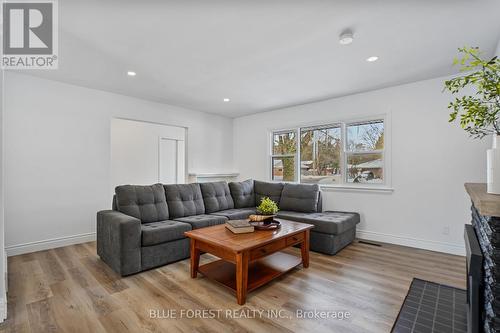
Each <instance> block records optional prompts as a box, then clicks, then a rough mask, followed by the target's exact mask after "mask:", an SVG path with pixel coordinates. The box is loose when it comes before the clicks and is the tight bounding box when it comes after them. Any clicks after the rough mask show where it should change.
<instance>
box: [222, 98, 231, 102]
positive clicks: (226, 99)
mask: <svg viewBox="0 0 500 333" xmlns="http://www.w3.org/2000/svg"><path fill="white" fill-rule="evenodd" d="M223 101H224V102H229V101H231V100H230V99H229V98H224V99H223Z"/></svg>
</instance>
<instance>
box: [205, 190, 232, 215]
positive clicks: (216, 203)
mask: <svg viewBox="0 0 500 333" xmlns="http://www.w3.org/2000/svg"><path fill="white" fill-rule="evenodd" d="M200 188H201V193H202V195H203V202H204V203H205V212H206V213H207V214H210V213H214V212H218V211H221V210H226V209H233V208H234V202H233V198H232V197H231V192H230V191H229V186H228V185H227V183H226V182H212V183H201V184H200Z"/></svg>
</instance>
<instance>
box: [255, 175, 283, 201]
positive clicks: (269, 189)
mask: <svg viewBox="0 0 500 333" xmlns="http://www.w3.org/2000/svg"><path fill="white" fill-rule="evenodd" d="M253 190H254V192H255V206H258V205H260V202H261V201H262V199H263V198H265V197H268V198H269V199H271V200H273V201H274V202H276V204H277V205H279V204H280V199H281V191H283V183H268V182H261V181H258V180H256V181H254V188H253Z"/></svg>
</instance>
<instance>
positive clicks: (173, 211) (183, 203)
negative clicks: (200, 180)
mask: <svg viewBox="0 0 500 333" xmlns="http://www.w3.org/2000/svg"><path fill="white" fill-rule="evenodd" d="M164 188H165V195H166V197H167V205H168V215H169V216H170V219H177V218H180V217H185V216H192V215H200V214H205V204H204V203H203V196H202V195H201V189H200V184H176V185H164Z"/></svg>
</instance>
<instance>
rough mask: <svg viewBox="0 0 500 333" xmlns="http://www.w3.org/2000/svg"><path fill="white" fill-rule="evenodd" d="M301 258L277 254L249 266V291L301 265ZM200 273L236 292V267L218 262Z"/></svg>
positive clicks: (207, 265) (201, 269)
mask: <svg viewBox="0 0 500 333" xmlns="http://www.w3.org/2000/svg"><path fill="white" fill-rule="evenodd" d="M301 263H302V259H301V258H300V257H297V256H294V255H291V254H288V253H284V252H276V253H274V254H272V255H269V256H267V257H264V258H262V259H258V260H256V261H253V262H250V263H249V264H248V284H247V291H252V290H254V289H257V288H259V287H260V286H262V285H264V284H266V283H268V282H269V281H271V280H272V279H275V278H277V277H278V276H280V275H282V274H284V273H286V272H288V271H290V270H291V269H293V268H294V267H296V266H298V265H300V264H301ZM198 272H200V273H201V274H203V275H204V276H205V277H207V278H208V279H210V280H214V281H216V282H218V283H220V284H222V285H224V286H226V287H228V288H229V289H231V290H233V291H235V292H236V265H235V264H233V263H230V262H228V261H224V260H217V261H213V262H210V263H208V264H205V265H202V266H200V267H198Z"/></svg>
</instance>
